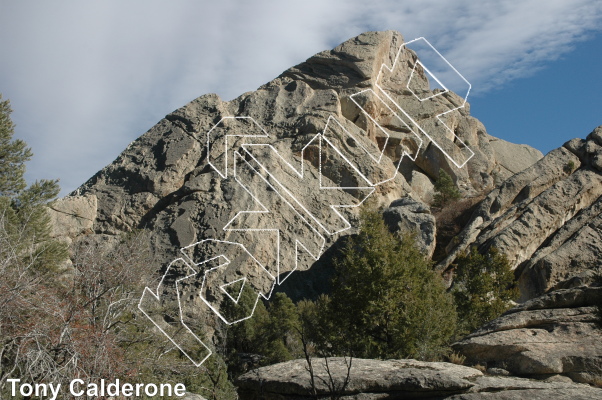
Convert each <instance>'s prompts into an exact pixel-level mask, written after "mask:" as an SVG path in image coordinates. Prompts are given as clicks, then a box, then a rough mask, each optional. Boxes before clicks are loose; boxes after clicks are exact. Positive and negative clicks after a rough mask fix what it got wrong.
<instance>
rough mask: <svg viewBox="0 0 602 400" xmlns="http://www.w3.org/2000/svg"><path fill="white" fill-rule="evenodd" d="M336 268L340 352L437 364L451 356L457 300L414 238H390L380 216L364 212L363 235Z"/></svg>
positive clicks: (333, 316)
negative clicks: (449, 349) (430, 361)
mask: <svg viewBox="0 0 602 400" xmlns="http://www.w3.org/2000/svg"><path fill="white" fill-rule="evenodd" d="M335 269H336V279H335V281H334V285H333V286H334V288H333V293H332V295H331V299H330V303H329V305H328V317H329V320H330V321H331V324H330V329H331V330H332V336H331V337H330V340H331V341H332V342H333V343H335V345H336V346H339V352H340V353H342V354H349V353H351V354H352V355H353V356H356V357H369V358H406V357H414V358H420V359H436V358H439V357H440V356H441V355H442V354H443V353H445V352H446V346H447V344H448V342H449V340H450V338H451V336H452V334H453V333H454V330H455V323H456V314H455V310H454V306H453V302H452V298H451V296H450V295H448V294H447V293H446V290H445V287H444V285H443V282H442V279H441V277H440V276H438V275H437V274H436V273H435V272H434V271H433V270H432V269H431V264H430V262H429V261H428V260H427V259H426V258H425V256H424V255H423V254H421V253H420V251H419V250H418V249H417V247H416V245H415V241H414V238H413V237H412V236H411V235H405V236H402V237H399V236H396V235H394V234H392V233H390V232H389V230H388V229H387V227H386V226H385V224H384V221H383V220H382V216H381V215H380V213H378V212H376V211H368V210H363V211H362V214H361V230H360V232H359V234H358V235H357V236H355V237H351V238H350V239H349V241H348V243H347V244H346V246H345V248H344V251H343V253H342V255H341V257H340V258H339V259H338V260H337V261H336V263H335Z"/></svg>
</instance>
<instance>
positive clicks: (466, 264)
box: [453, 247, 518, 334]
mask: <svg viewBox="0 0 602 400" xmlns="http://www.w3.org/2000/svg"><path fill="white" fill-rule="evenodd" d="M455 267H456V273H455V277H454V288H453V296H454V300H455V302H456V306H457V310H458V319H459V328H460V333H462V334H466V333H470V332H472V331H474V330H475V329H477V328H479V327H480V326H482V325H483V324H485V323H486V322H489V321H491V320H492V319H494V318H497V317H498V316H500V315H501V314H502V313H503V312H504V311H506V310H508V309H509V308H510V307H511V304H512V300H515V299H516V297H517V296H518V288H517V287H516V285H514V273H513V271H512V270H511V269H510V264H509V263H508V259H507V258H506V257H505V256H504V255H503V254H502V253H500V252H499V251H498V250H497V249H495V248H491V249H490V250H489V251H488V252H487V254H485V255H483V254H480V253H479V252H478V251H477V249H476V248H474V247H473V248H472V249H471V250H470V252H469V253H468V254H464V255H461V256H460V257H458V258H457V260H456V264H455Z"/></svg>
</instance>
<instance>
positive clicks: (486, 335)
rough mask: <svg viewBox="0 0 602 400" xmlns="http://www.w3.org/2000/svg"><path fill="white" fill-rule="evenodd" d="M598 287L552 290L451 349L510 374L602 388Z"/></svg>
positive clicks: (601, 296) (601, 301)
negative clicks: (558, 378)
mask: <svg viewBox="0 0 602 400" xmlns="http://www.w3.org/2000/svg"><path fill="white" fill-rule="evenodd" d="M601 305H602V287H581V288H573V289H562V290H556V291H553V292H551V293H549V294H546V295H543V296H541V297H538V298H535V299H533V300H530V301H527V302H525V303H523V304H521V305H518V306H517V307H515V308H513V309H511V310H510V311H508V312H506V313H505V314H504V315H503V316H501V317H499V318H497V319H495V320H493V321H491V322H490V323H488V324H487V325H485V326H483V327H482V328H480V329H479V330H477V331H476V332H474V333H472V334H470V335H469V336H467V337H466V338H464V339H462V340H461V341H459V342H458V343H456V344H454V349H455V350H456V351H458V352H459V353H461V354H463V355H465V356H466V357H467V361H468V362H470V363H475V364H477V363H478V364H481V365H485V366H487V367H490V368H501V369H504V370H507V371H509V372H510V373H511V374H513V375H518V376H526V377H534V378H538V379H545V378H548V377H554V376H558V375H563V376H566V377H569V378H571V379H572V380H574V381H576V382H584V383H589V384H592V385H596V386H600V387H602V325H601V323H602V320H601V314H600V309H599V308H598V307H599V306H601Z"/></svg>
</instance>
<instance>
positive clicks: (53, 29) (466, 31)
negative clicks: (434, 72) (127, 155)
mask: <svg viewBox="0 0 602 400" xmlns="http://www.w3.org/2000/svg"><path fill="white" fill-rule="evenodd" d="M389 29H394V30H398V31H400V32H401V33H402V34H403V35H404V37H405V38H406V39H407V40H411V39H413V38H415V37H419V36H424V37H426V38H427V39H428V40H429V41H430V42H431V43H432V44H433V45H434V46H435V47H436V48H437V49H438V50H439V51H440V52H441V53H442V54H443V55H444V56H445V57H446V58H447V59H448V60H449V61H450V62H451V63H452V64H453V65H454V66H455V67H456V68H457V69H458V70H459V71H460V72H461V73H462V74H463V75H464V76H465V77H466V78H467V79H468V80H469V81H470V82H471V84H472V87H473V90H472V92H471V95H470V96H469V98H468V101H469V102H470V103H471V105H472V113H473V115H474V116H476V117H477V118H479V119H481V120H482V121H483V123H484V124H485V126H486V128H487V130H488V132H489V133H490V134H492V135H495V136H498V137H500V138H503V139H505V140H509V141H512V142H517V143H526V144H530V145H532V146H534V147H536V148H538V149H540V150H541V151H542V152H544V153H545V152H547V151H549V150H551V149H553V148H556V147H558V146H560V145H562V143H564V142H565V141H566V140H569V139H571V138H573V137H577V136H580V137H584V136H585V135H587V133H589V132H590V131H591V130H592V129H593V128H594V127H596V126H598V125H602V113H601V112H600V110H602V100H601V98H602V96H600V94H601V93H602V90H601V89H602V87H601V85H602V83H601V82H602V79H601V76H600V70H601V68H600V65H601V64H602V63H601V61H602V59H601V58H602V55H601V54H602V35H601V34H600V30H601V29H602V2H600V1H598V0H573V1H570V2H569V1H565V0H548V1H545V2H544V1H540V0H523V1H521V2H518V1H507V0H495V1H494V0H486V1H480V2H474V1H468V0H455V1H439V0H404V1H398V0H374V1H371V2H366V1H365V0H361V1H360V0H307V1H304V2H300V1H286V2H283V1H279V0H258V1H254V2H242V1H228V0H225V1H221V2H219V3H217V2H207V1H201V0H178V1H171V2H169V3H168V2H166V1H161V0H128V1H127V2H124V1H122V0H103V1H100V0H90V1H86V2H82V1H79V0H62V1H53V2H34V1H32V0H19V1H17V0H0V54H2V59H1V60H0V92H1V93H2V94H3V95H4V98H9V99H10V100H11V103H12V105H13V109H14V113H13V120H14V121H15V122H16V124H17V131H16V136H17V137H19V138H22V139H25V140H26V141H27V142H28V143H29V145H30V146H31V147H32V149H33V151H34V153H35V156H34V159H33V160H32V161H31V162H30V163H29V164H28V172H27V178H28V180H30V181H32V180H34V179H38V178H60V179H61V186H62V188H63V191H62V194H67V193H68V192H70V191H71V190H73V189H75V188H76V187H77V186H79V185H80V184H82V183H83V182H85V181H86V180H87V179H88V178H89V177H90V176H92V175H93V174H94V173H95V172H96V171H98V170H99V169H101V168H102V167H104V166H105V165H106V164H108V163H110V162H111V161H112V160H114V159H115V158H116V157H117V155H118V154H119V153H120V152H121V151H122V150H123V149H125V148H126V147H127V145H128V144H129V143H130V142H131V141H132V140H134V139H135V138H137V137H138V136H140V135H141V134H143V133H144V132H145V131H146V130H148V129H149V128H150V127H152V126H153V125H154V124H155V123H157V122H158V121H159V120H160V119H161V118H162V117H163V116H165V115H166V114H168V113H169V112H171V111H172V110H174V109H176V108H178V107H181V106H183V105H184V104H186V103H187V102H189V101H191V100H193V99H194V98H196V97H198V96H201V95H203V94H205V93H211V92H215V93H218V94H219V95H220V96H221V97H222V98H224V99H231V98H234V97H236V96H237V95H239V94H241V93H244V92H246V91H251V90H255V89H256V88H257V87H258V86H260V85H262V84H263V83H265V82H267V81H269V80H271V79H273V78H274V77H276V76H278V75H279V74H280V73H281V72H282V71H283V70H285V69H286V68H288V67H290V66H292V65H295V64H297V63H299V62H302V61H303V60H305V59H306V58H308V57H310V56H311V55H313V54H315V53H317V52H319V51H322V50H325V49H329V48H332V47H334V46H335V45H337V44H338V43H340V42H342V41H344V40H346V39H348V38H350V37H353V36H356V35H358V34H359V33H361V32H363V31H367V30H389Z"/></svg>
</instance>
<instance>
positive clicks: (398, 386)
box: [236, 358, 602, 400]
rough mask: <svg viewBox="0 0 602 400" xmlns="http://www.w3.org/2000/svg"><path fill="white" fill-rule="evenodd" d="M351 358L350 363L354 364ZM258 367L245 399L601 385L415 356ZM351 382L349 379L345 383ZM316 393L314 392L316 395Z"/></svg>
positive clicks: (562, 391) (519, 394)
mask: <svg viewBox="0 0 602 400" xmlns="http://www.w3.org/2000/svg"><path fill="white" fill-rule="evenodd" d="M349 363H351V367H350V368H348V367H349ZM312 367H313V370H314V384H313V385H312V383H311V382H312V380H311V375H310V373H309V372H308V369H307V362H306V361H305V360H294V361H288V362H286V363H281V364H275V365H271V366H268V367H263V368H259V369H256V370H254V371H251V372H248V373H246V374H244V375H242V376H240V377H239V378H238V379H237V381H236V385H237V386H238V387H239V398H240V399H241V400H259V399H261V400H282V399H298V400H306V399H307V400H310V399H315V398H318V399H330V398H333V397H332V396H333V395H334V396H335V397H336V398H340V399H347V400H377V399H433V400H435V399H437V400H441V399H454V400H459V399H467V400H468V399H475V400H477V399H508V400H513V399H517V400H518V399H526V398H529V399H550V398H553V399H566V400H568V399H571V400H573V399H584V400H585V399H595V398H600V397H602V389H596V388H592V387H590V386H588V385H584V384H579V383H574V382H571V381H570V380H569V381H568V382H564V381H560V380H557V381H545V382H544V381H534V380H529V379H524V378H517V377H504V376H485V375H484V374H483V373H482V372H481V371H480V370H478V369H475V368H470V367H465V366H461V365H456V364H450V363H442V362H422V361H416V360H387V361H377V360H365V359H352V360H349V359H342V358H329V359H327V360H325V359H319V358H316V359H312ZM346 381H347V383H345V382H346ZM314 393H315V395H314Z"/></svg>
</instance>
